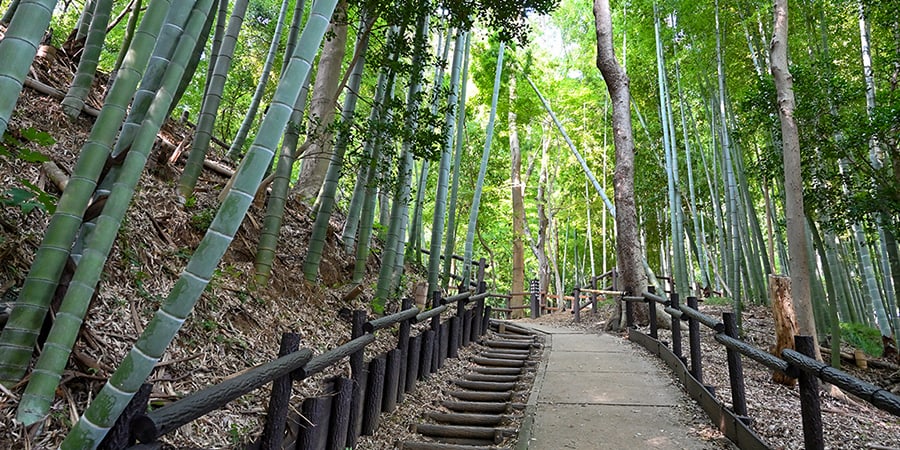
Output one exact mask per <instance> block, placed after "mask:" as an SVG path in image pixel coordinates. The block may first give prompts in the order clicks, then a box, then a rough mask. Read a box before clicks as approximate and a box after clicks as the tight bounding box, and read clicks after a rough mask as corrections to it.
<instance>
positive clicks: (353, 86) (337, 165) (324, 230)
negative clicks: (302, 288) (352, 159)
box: [303, 16, 377, 281]
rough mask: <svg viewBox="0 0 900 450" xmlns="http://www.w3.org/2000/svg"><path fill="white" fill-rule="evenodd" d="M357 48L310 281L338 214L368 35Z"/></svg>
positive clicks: (309, 260) (322, 196) (314, 238)
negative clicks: (329, 229) (331, 223)
mask: <svg viewBox="0 0 900 450" xmlns="http://www.w3.org/2000/svg"><path fill="white" fill-rule="evenodd" d="M369 20H371V19H368V18H366V17H365V16H364V17H363V18H361V19H360V22H361V23H364V21H369ZM367 26H368V25H367ZM356 47H357V48H358V49H359V50H358V51H357V53H358V55H359V56H358V57H357V59H356V64H354V66H353V70H352V71H351V73H350V77H349V79H348V80H347V83H348V84H347V92H346V93H345V94H344V105H343V108H342V109H341V123H342V124H344V127H342V129H341V130H340V131H339V132H338V135H337V138H336V139H335V143H334V155H333V159H332V160H331V162H330V163H329V164H328V172H327V173H326V174H325V181H324V182H323V183H322V190H321V192H320V193H319V200H318V203H319V209H318V211H316V220H315V222H314V223H313V228H312V235H311V236H310V238H309V245H307V251H306V260H304V261H303V276H304V278H306V279H307V280H308V281H315V280H316V276H317V275H318V273H319V264H320V263H321V261H322V253H323V251H324V249H325V238H326V236H327V234H328V228H329V222H330V221H331V214H332V212H333V211H334V204H335V197H336V194H337V187H338V182H339V181H340V178H341V169H342V168H343V166H344V154H345V153H346V151H347V145H348V144H349V143H350V130H351V127H352V125H353V122H354V117H355V114H356V103H357V101H358V100H359V88H360V86H361V85H362V74H363V70H364V68H365V65H366V52H367V51H368V48H369V34H368V33H366V34H361V35H359V37H358V38H357V42H356ZM376 90H377V89H376ZM376 97H377V93H376Z"/></svg>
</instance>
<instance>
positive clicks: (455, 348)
mask: <svg viewBox="0 0 900 450" xmlns="http://www.w3.org/2000/svg"><path fill="white" fill-rule="evenodd" d="M447 355H448V356H449V357H451V358H459V317H456V316H453V317H451V318H450V336H449V337H448V338H447Z"/></svg>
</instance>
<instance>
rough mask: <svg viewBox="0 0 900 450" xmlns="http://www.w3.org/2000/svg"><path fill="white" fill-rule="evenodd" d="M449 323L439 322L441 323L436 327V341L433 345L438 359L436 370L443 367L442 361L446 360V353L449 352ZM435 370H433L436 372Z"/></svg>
mask: <svg viewBox="0 0 900 450" xmlns="http://www.w3.org/2000/svg"><path fill="white" fill-rule="evenodd" d="M449 341H450V325H449V324H448V323H447V322H441V325H440V326H439V327H438V342H437V344H436V345H435V347H437V349H438V351H437V354H438V360H437V370H440V369H442V368H443V367H444V361H446V360H447V353H448V352H449V346H450V342H449ZM437 370H435V372H437Z"/></svg>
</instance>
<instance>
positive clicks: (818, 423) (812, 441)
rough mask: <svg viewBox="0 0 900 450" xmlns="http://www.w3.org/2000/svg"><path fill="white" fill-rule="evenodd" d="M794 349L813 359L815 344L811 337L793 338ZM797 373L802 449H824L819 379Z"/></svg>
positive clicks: (804, 372)
mask: <svg viewBox="0 0 900 450" xmlns="http://www.w3.org/2000/svg"><path fill="white" fill-rule="evenodd" d="M794 348H796V349H797V351H798V352H800V353H802V354H804V355H806V356H808V357H810V358H813V359H815V343H814V342H813V338H812V336H794ZM799 372H800V374H799V376H798V377H797V382H798V384H799V385H800V413H801V414H802V415H803V443H804V447H805V448H806V449H807V450H820V449H824V448H825V442H824V440H823V438H822V407H821V405H820V404H819V379H818V378H816V376H815V375H813V374H811V373H809V372H807V371H805V370H800V371H799Z"/></svg>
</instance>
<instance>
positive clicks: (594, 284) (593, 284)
mask: <svg viewBox="0 0 900 450" xmlns="http://www.w3.org/2000/svg"><path fill="white" fill-rule="evenodd" d="M591 289H592V290H595V291H596V290H597V277H591ZM591 312H592V313H594V314H597V312H598V310H597V293H596V292H591Z"/></svg>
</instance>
